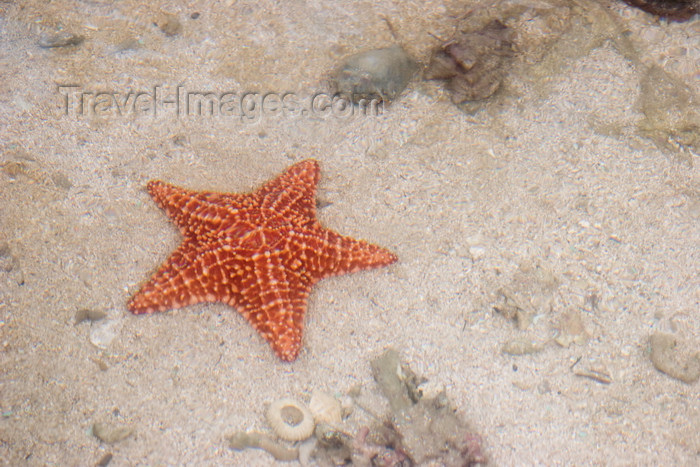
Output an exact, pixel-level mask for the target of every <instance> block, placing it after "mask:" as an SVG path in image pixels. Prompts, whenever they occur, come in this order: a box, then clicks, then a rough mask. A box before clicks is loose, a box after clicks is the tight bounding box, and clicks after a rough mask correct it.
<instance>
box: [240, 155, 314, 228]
mask: <svg viewBox="0 0 700 467" xmlns="http://www.w3.org/2000/svg"><path fill="white" fill-rule="evenodd" d="M320 178H321V169H320V168H319V166H318V162H316V161H315V160H313V159H307V160H305V161H302V162H299V163H298V164H295V165H293V166H291V167H290V168H289V169H287V171H286V172H284V173H283V174H282V175H280V176H279V177H277V178H275V179H274V180H271V181H269V182H267V183H266V184H265V185H263V186H262V187H261V188H260V189H259V190H258V191H257V192H255V193H254V194H255V195H256V196H259V197H260V199H261V207H262V208H263V209H270V210H271V211H274V212H276V213H277V214H278V215H280V216H288V215H290V214H297V215H298V216H301V217H302V218H303V219H305V220H306V221H308V220H311V219H315V218H316V185H317V184H318V181H319V179H320Z"/></svg>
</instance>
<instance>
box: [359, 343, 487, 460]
mask: <svg viewBox="0 0 700 467" xmlns="http://www.w3.org/2000/svg"><path fill="white" fill-rule="evenodd" d="M371 364H372V374H373V376H374V379H375V381H376V382H377V385H378V386H379V389H380V390H381V392H382V393H383V394H384V396H385V397H386V398H387V399H388V400H389V405H390V407H391V417H390V419H389V421H387V422H386V423H385V424H383V425H381V426H378V427H373V428H372V429H371V430H365V431H364V432H361V433H359V434H358V436H357V437H356V438H355V446H354V452H355V453H359V454H360V455H358V456H357V458H355V457H354V458H353V461H356V460H357V461H358V462H356V465H363V464H364V465H406V464H405V463H403V462H407V463H409V464H408V465H414V464H417V465H460V466H473V465H477V464H484V463H486V457H485V456H484V454H483V451H482V439H481V437H480V436H479V435H477V434H476V433H474V431H473V430H472V429H471V427H470V426H469V424H468V423H467V422H466V421H465V420H463V419H462V418H461V417H459V416H458V415H457V413H456V410H455V408H454V407H452V406H451V404H450V402H449V400H448V399H447V396H446V395H445V393H444V392H442V393H440V394H438V395H437V396H436V397H432V398H431V397H424V396H422V394H421V393H420V391H415V387H416V382H417V381H421V379H422V378H420V377H419V376H417V375H416V374H415V373H413V372H412V371H411V369H410V368H409V367H408V365H406V364H405V363H403V362H401V360H400V358H399V355H398V352H397V351H396V350H394V349H388V350H386V351H385V352H384V353H383V354H382V355H380V356H379V357H377V358H375V359H374V360H372V362H371ZM360 458H363V459H364V461H363V462H360V460H361V459H360ZM368 461H369V463H367V462H368ZM400 462H401V463H400Z"/></svg>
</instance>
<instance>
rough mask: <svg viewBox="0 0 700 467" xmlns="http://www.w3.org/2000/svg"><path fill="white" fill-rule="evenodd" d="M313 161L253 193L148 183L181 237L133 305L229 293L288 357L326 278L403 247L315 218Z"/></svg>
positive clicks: (228, 299)
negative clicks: (314, 290)
mask: <svg viewBox="0 0 700 467" xmlns="http://www.w3.org/2000/svg"><path fill="white" fill-rule="evenodd" d="M319 178H320V169H319V166H318V163H317V162H316V161H315V160H311V159H309V160H306V161H303V162H300V163H298V164H296V165H293V166H292V167H290V168H289V169H287V171H286V172H284V173H283V174H282V175H280V176H279V177H277V178H275V179H274V180H272V181H270V182H268V183H266V184H265V185H263V186H262V187H261V188H260V189H258V190H257V191H255V192H253V193H250V194H224V193H211V192H196V191H189V190H185V189H183V188H178V187H176V186H173V185H169V184H167V183H163V182H161V181H151V182H149V183H148V192H149V193H150V195H151V197H152V198H153V199H154V200H155V202H156V203H157V204H158V206H160V207H161V208H162V209H164V210H165V213H166V214H167V215H168V217H170V219H172V221H173V222H174V223H175V224H176V225H177V226H178V227H179V228H180V232H181V233H182V235H183V237H184V239H183V241H182V244H181V245H180V246H179V247H178V249H177V250H175V252H174V253H173V254H172V255H171V256H170V258H168V260H167V261H166V262H165V263H164V264H163V265H162V266H161V267H160V269H158V271H157V272H156V273H155V274H154V275H153V277H152V278H151V280H150V281H149V282H148V283H146V284H145V285H144V286H143V287H141V290H139V292H138V293H136V295H134V296H133V298H132V299H131V301H130V302H129V304H128V307H129V310H130V311H131V312H132V313H136V314H142V313H153V312H157V311H165V310H170V309H173V308H180V307H184V306H187V305H193V304H195V303H200V302H224V303H227V304H229V305H231V306H233V307H235V308H236V309H238V311H239V312H240V313H241V314H242V315H243V316H245V318H246V319H247V320H248V321H249V322H250V323H251V324H252V325H253V327H254V328H255V329H256V330H257V331H258V332H259V333H260V335H262V337H264V338H265V339H266V340H267V341H268V342H269V343H270V345H271V346H272V348H273V349H274V351H275V353H276V354H277V355H278V356H279V358H281V359H282V360H284V361H288V362H291V361H294V360H295V359H296V358H297V356H298V355H299V350H300V348H301V335H302V330H303V328H304V313H306V301H307V298H308V296H309V293H310V291H311V287H312V286H313V285H314V284H315V283H316V282H318V281H319V280H321V279H323V278H325V277H330V276H337V275H340V274H346V273H350V272H355V271H360V270H363V269H371V268H376V267H380V266H387V265H389V264H391V263H393V262H394V261H396V259H397V258H396V256H395V255H394V254H393V253H391V252H389V251H387V250H385V249H383V248H380V247H378V246H376V245H371V244H369V243H366V242H364V241H358V240H354V239H352V238H349V237H344V236H342V235H340V234H337V233H335V232H333V231H331V230H328V229H325V228H323V227H322V226H321V224H319V222H318V220H317V219H316V199H315V198H316V184H317V183H318V181H319Z"/></svg>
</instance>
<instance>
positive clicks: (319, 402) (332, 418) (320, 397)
mask: <svg viewBox="0 0 700 467" xmlns="http://www.w3.org/2000/svg"><path fill="white" fill-rule="evenodd" d="M309 409H311V413H312V414H313V416H314V420H315V421H316V423H327V424H329V425H333V426H337V425H340V423H341V422H342V419H343V409H342V407H341V406H340V402H339V401H338V399H336V398H335V397H333V396H331V395H330V394H328V393H326V392H323V391H314V392H313V394H311V402H309Z"/></svg>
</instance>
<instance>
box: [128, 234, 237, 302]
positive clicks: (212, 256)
mask: <svg viewBox="0 0 700 467" xmlns="http://www.w3.org/2000/svg"><path fill="white" fill-rule="evenodd" d="M226 258H227V252H226V246H225V245H223V244H219V245H216V244H211V245H209V246H208V248H207V249H206V251H200V250H199V249H198V248H197V247H196V242H195V240H193V239H185V241H184V242H183V243H182V245H180V247H179V248H178V249H177V250H175V252H173V254H172V255H170V257H169V258H168V259H167V260H166V261H165V263H164V264H163V265H162V266H161V267H160V268H159V269H158V271H157V272H156V273H155V274H153V276H152V277H151V279H150V280H149V281H148V282H147V283H146V284H144V285H143V287H141V289H140V290H139V291H138V293H136V295H134V296H133V298H132V299H131V300H130V301H129V304H128V308H129V311H131V312H132V313H135V314H143V313H154V312H159V311H166V310H170V309H174V308H181V307H183V306H187V305H194V304H195V303H201V302H214V301H219V300H221V301H227V299H228V298H229V297H231V296H232V295H233V294H234V293H235V291H236V289H237V286H236V284H237V282H238V280H239V276H240V275H241V272H242V271H241V270H240V269H236V268H230V267H228V265H227V264H226V262H227V261H228V260H227V259H226Z"/></svg>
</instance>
